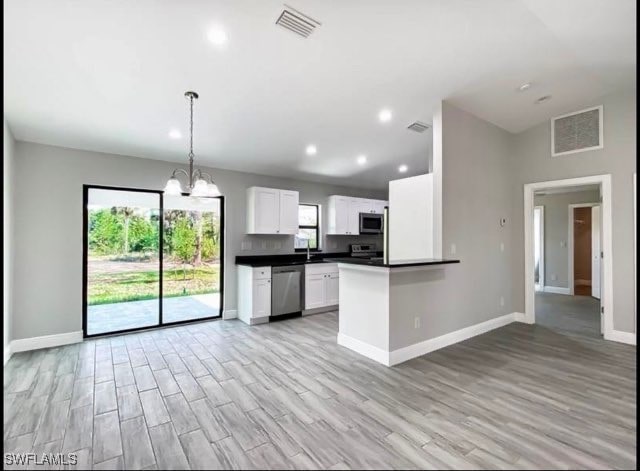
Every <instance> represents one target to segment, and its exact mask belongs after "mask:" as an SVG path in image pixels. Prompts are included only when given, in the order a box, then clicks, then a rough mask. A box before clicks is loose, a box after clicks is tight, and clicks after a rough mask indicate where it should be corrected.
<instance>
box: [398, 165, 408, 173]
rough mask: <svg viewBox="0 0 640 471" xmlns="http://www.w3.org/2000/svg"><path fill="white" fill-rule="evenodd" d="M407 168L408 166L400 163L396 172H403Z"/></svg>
mask: <svg viewBox="0 0 640 471" xmlns="http://www.w3.org/2000/svg"><path fill="white" fill-rule="evenodd" d="M407 170H409V167H407V166H406V165H404V164H403V165H400V167H398V172H400V173H405V172H406V171H407Z"/></svg>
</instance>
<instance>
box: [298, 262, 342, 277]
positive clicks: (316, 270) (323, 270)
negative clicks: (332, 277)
mask: <svg viewBox="0 0 640 471" xmlns="http://www.w3.org/2000/svg"><path fill="white" fill-rule="evenodd" d="M305 272H306V273H307V274H308V275H324V274H328V273H338V264H337V263H310V264H307V265H305Z"/></svg>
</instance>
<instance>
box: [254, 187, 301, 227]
mask: <svg viewBox="0 0 640 471" xmlns="http://www.w3.org/2000/svg"><path fill="white" fill-rule="evenodd" d="M298 201H299V196H298V192H297V191H290V190H278V189H275V188H262V187H257V186H252V187H251V188H248V189H247V234H295V233H296V232H297V231H298Z"/></svg>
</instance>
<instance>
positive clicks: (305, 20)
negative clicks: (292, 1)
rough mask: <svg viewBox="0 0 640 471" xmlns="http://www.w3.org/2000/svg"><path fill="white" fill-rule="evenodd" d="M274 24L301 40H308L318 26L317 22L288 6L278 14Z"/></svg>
mask: <svg viewBox="0 0 640 471" xmlns="http://www.w3.org/2000/svg"><path fill="white" fill-rule="evenodd" d="M276 24H277V25H278V26H281V27H283V28H284V29H288V30H289V31H292V32H294V33H296V34H297V35H298V36H302V37H303V38H308V37H309V35H311V33H313V32H314V31H315V29H316V28H317V27H318V26H320V22H319V21H317V20H314V19H313V18H311V17H310V16H308V15H305V14H304V13H301V12H299V11H298V10H296V9H295V8H291V7H290V6H289V5H285V6H284V10H282V13H280V16H279V17H278V19H277V20H276Z"/></svg>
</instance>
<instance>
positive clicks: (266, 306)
mask: <svg viewBox="0 0 640 471" xmlns="http://www.w3.org/2000/svg"><path fill="white" fill-rule="evenodd" d="M270 315H271V280H269V279H266V280H253V316H252V317H267V316H270Z"/></svg>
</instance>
